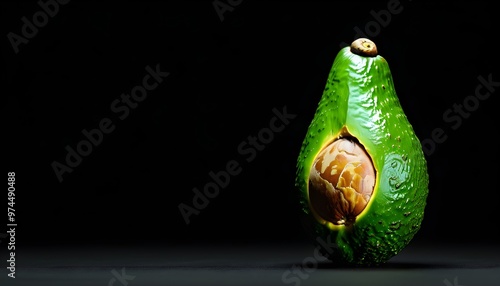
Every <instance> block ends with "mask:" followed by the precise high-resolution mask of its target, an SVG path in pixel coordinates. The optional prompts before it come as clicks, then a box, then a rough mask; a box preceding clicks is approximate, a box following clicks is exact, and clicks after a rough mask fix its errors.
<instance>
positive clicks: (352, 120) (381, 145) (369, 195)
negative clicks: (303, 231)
mask: <svg viewBox="0 0 500 286" xmlns="http://www.w3.org/2000/svg"><path fill="white" fill-rule="evenodd" d="M296 171H297V172H296V177H295V185H296V188H297V189H298V198H299V203H300V212H301V214H302V215H303V216H304V218H305V219H306V221H307V222H308V225H309V228H308V229H307V232H308V233H309V234H311V236H312V238H314V242H315V243H317V241H318V240H320V239H321V240H323V241H324V240H327V241H328V242H329V243H330V242H331V243H333V244H335V246H336V249H335V251H333V252H331V251H330V252H329V253H326V254H325V255H326V256H327V257H328V258H329V259H330V260H331V261H334V262H338V263H342V264H347V265H358V266H361V265H365V266H376V265H380V264H383V263H386V262H387V261H388V260H389V259H391V258H392V257H394V256H395V255H397V254H398V253H399V252H400V251H401V250H402V249H403V248H405V247H406V246H407V245H408V244H409V243H410V241H411V240H412V239H413V237H414V236H415V234H416V233H417V232H418V231H419V229H420V228H421V224H422V221H423V218H424V210H425V206H426V201H427V196H428V192H429V191H428V184H429V176H428V172H427V162H426V159H425V156H424V153H423V150H422V145H421V143H420V141H419V139H418V138H417V136H416V134H415V132H414V129H413V127H412V125H411V124H410V122H409V120H408V118H407V116H406V115H405V113H404V110H403V108H402V106H401V104H400V102H399V99H398V96H397V94H396V90H395V87H394V82H393V78H392V74H391V71H390V69H389V65H388V63H387V61H386V60H385V59H384V58H383V57H382V56H380V55H378V51H377V46H376V45H375V43H374V42H373V41H371V40H369V39H367V38H359V39H356V40H354V41H353V42H352V44H351V45H350V46H347V47H344V48H342V49H341V50H340V51H339V52H338V54H337V56H336V57H335V59H334V62H333V65H332V67H331V69H330V72H329V75H328V79H327V82H326V86H325V89H324V91H323V95H322V96H321V99H320V101H319V104H318V106H317V109H316V112H315V114H314V118H313V119H312V122H311V123H310V125H309V127H308V130H307V133H306V135H305V138H304V140H303V142H302V145H301V148H300V152H299V156H298V159H297V168H296Z"/></svg>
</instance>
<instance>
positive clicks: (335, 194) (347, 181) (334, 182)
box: [309, 137, 375, 226]
mask: <svg viewBox="0 0 500 286" xmlns="http://www.w3.org/2000/svg"><path fill="white" fill-rule="evenodd" d="M374 187H375V168H374V167H373V163H372V160H371V158H370V156H369V155H368V153H367V152H366V150H365V149H364V147H363V146H362V145H361V144H360V143H359V142H358V141H357V140H356V139H355V138H352V137H351V138H339V139H337V140H334V141H333V142H331V143H330V144H328V145H327V146H325V147H324V148H323V149H322V150H321V151H320V153H319V154H318V156H317V157H316V158H315V160H314V163H313V166H312V168H311V172H310V176H309V201H310V204H311V207H312V209H313V210H314V212H315V213H316V215H318V216H319V217H321V218H322V219H323V220H325V221H328V222H331V223H333V224H335V225H346V226H348V225H351V224H352V223H354V222H355V220H356V217H357V216H358V215H359V214H360V213H361V212H362V211H363V210H364V209H365V208H366V206H367V204H368V202H369V201H370V198H371V196H372V193H373V190H374Z"/></svg>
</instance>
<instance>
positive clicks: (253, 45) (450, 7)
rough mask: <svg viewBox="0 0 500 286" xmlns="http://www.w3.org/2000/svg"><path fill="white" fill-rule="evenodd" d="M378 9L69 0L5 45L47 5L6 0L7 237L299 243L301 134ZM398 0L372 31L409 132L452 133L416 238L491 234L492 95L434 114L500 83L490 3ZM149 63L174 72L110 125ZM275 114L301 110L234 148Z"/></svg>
mask: <svg viewBox="0 0 500 286" xmlns="http://www.w3.org/2000/svg"><path fill="white" fill-rule="evenodd" d="M387 3H388V2H386V1H379V2H372V1H370V2H360V1H336V2H332V3H330V2H257V1H243V2H242V3H241V4H239V5H237V6H236V7H234V10H233V11H227V12H225V13H224V15H223V16H224V19H223V21H221V19H220V18H219V16H218V14H217V12H216V10H215V9H214V7H213V5H212V2H211V1H205V2H183V1H172V2H116V3H111V2H108V3H102V2H79V1H70V2H69V3H67V4H65V5H60V7H59V8H60V9H59V12H58V13H57V15H55V16H54V17H53V18H50V19H49V21H48V23H47V24H46V25H45V26H43V27H41V28H40V29H39V31H38V33H37V34H36V35H35V36H34V37H33V38H32V39H30V40H29V42H28V43H27V44H21V45H20V46H19V53H17V54H16V53H15V52H14V50H13V48H12V45H11V43H10V42H9V39H8V37H7V35H8V33H10V32H13V33H16V34H18V35H21V27H22V25H23V22H22V21H21V18H22V17H27V18H28V19H32V16H33V14H34V13H35V12H37V11H39V10H40V6H39V5H38V4H37V3H36V2H34V1H30V2H9V3H3V2H2V5H1V13H2V15H1V21H2V22H1V26H2V29H3V30H2V33H1V36H2V37H3V38H2V42H1V43H2V58H1V60H2V64H1V71H2V93H1V94H2V101H1V104H0V106H1V112H0V114H1V115H2V122H3V124H4V128H3V136H2V137H3V141H4V143H7V144H6V145H4V146H6V147H3V152H4V156H3V159H2V165H3V167H4V168H5V169H4V173H7V172H8V171H15V172H16V180H17V181H16V205H15V209H16V222H17V223H18V227H17V232H16V237H17V242H18V243H19V244H23V245H34V246H38V245H56V246H57V245H76V246H78V245H96V244H127V245H129V244H131V245H144V244H151V243H159V244H166V245H168V244H175V243H202V242H210V243H216V242H220V243H237V242H250V243H266V242H295V241H302V240H304V239H305V237H306V236H305V235H304V233H303V228H302V226H301V223H300V220H299V217H298V215H297V209H296V207H297V205H296V204H297V201H296V198H295V197H294V195H295V194H296V190H295V187H294V176H295V174H294V173H295V162H296V158H297V155H298V152H299V149H300V145H301V142H302V140H303V138H304V136H305V132H306V130H307V126H308V124H309V122H310V121H311V119H312V116H313V114H314V111H315V109H316V105H317V102H318V101H319V98H320V97H321V94H322V91H323V88H324V85H325V83H326V78H327V75H328V72H329V70H330V67H331V65H332V63H333V59H334V57H335V56H336V54H337V52H338V51H339V49H340V44H341V43H342V42H345V43H350V42H351V41H352V40H353V39H354V37H355V31H354V28H355V27H359V28H360V29H361V30H365V27H366V26H365V25H366V24H367V23H372V24H373V23H374V22H371V21H374V16H373V15H372V14H371V11H375V12H378V11H380V10H382V9H387ZM400 5H401V6H402V7H403V10H402V11H401V13H399V14H393V15H392V17H391V19H390V21H388V24H387V25H386V26H385V27H382V26H379V27H380V31H378V32H373V31H372V33H373V37H370V38H372V39H373V40H374V41H375V43H376V44H377V46H378V50H379V54H380V55H382V56H383V57H385V58H386V59H387V61H388V62H389V65H390V67H391V71H392V75H393V77H394V81H395V86H396V91H397V93H398V96H399V98H400V101H401V104H402V106H403V108H404V110H405V112H406V115H407V116H408V118H409V120H410V122H411V123H412V125H413V127H414V130H415V132H416V134H417V136H418V137H419V138H420V139H421V140H424V139H428V138H431V136H432V135H431V134H432V132H433V130H435V129H436V128H442V129H443V130H444V133H445V134H446V136H447V139H446V140H445V141H444V142H443V143H440V144H436V146H435V147H436V148H435V149H434V150H433V151H432V152H427V160H428V170H429V175H430V185H429V189H430V193H429V198H428V204H427V208H426V213H425V219H424V222H423V225H422V229H421V231H420V232H419V233H418V235H417V237H416V238H415V239H416V240H418V241H421V242H435V241H440V242H450V243H470V244H477V243H484V242H492V243H497V242H498V241H500V240H499V238H500V236H499V235H498V232H497V229H498V219H499V215H498V213H497V208H498V201H499V199H500V195H499V192H498V185H497V182H498V173H499V168H498V159H499V154H498V147H497V144H496V142H497V140H496V139H495V138H497V137H498V133H499V132H498V126H497V122H498V111H497V110H498V108H497V106H498V90H497V91H495V92H494V93H492V94H491V96H490V97H489V98H488V99H486V100H482V101H479V104H478V105H477V106H476V107H475V108H474V110H473V111H471V112H470V116H469V117H468V118H463V121H462V122H461V123H460V124H457V128H456V129H452V128H451V127H452V124H450V123H449V122H445V121H444V119H443V114H444V113H445V111H446V110H448V109H450V108H453V105H454V104H463V103H464V100H465V99H466V98H468V96H473V95H474V92H475V89H476V86H477V85H478V84H479V83H480V82H479V81H478V76H482V77H484V78H488V75H490V74H491V77H492V79H493V80H494V81H497V82H498V81H500V70H499V69H498V60H497V59H498V51H497V50H498V47H497V46H496V44H495V42H494V40H493V39H494V38H495V37H496V36H497V34H498V32H497V31H498V29H497V28H498V24H497V20H495V17H496V14H495V12H494V11H495V9H494V7H493V4H490V3H485V2H479V1H474V2H464V3H451V2H450V3H443V4H437V3H425V2H422V1H415V0H414V1H409V0H401V4H400ZM157 64H159V66H160V69H161V70H162V71H165V72H169V73H170V74H169V76H168V77H166V78H165V80H164V81H163V82H162V83H161V84H160V85H159V86H158V88H156V89H154V90H153V91H150V92H149V93H148V95H147V98H146V99H145V100H144V101H142V102H140V103H138V107H137V108H136V109H133V110H131V112H130V114H129V116H128V117H126V118H125V119H124V120H119V119H118V117H117V114H116V113H113V112H112V111H111V109H110V104H111V102H112V101H113V100H115V99H117V98H119V97H120V95H121V94H122V93H129V92H130V90H131V89H132V88H133V87H134V86H136V85H138V84H141V81H142V78H143V77H144V75H145V74H146V71H145V67H146V66H148V65H149V66H151V67H155V66H156V65H157ZM497 89H500V88H498V87H497ZM469 98H470V97H469ZM285 107H286V109H287V111H288V113H290V114H295V115H296V117H295V118H294V119H292V120H291V121H290V124H288V125H287V126H286V128H285V129H284V130H283V131H282V132H279V133H275V134H274V137H273V140H272V141H271V142H270V143H269V144H266V145H265V149H264V150H262V151H259V152H257V154H256V155H257V156H256V157H255V158H254V159H253V160H251V161H250V162H247V161H246V159H247V158H248V157H247V156H245V155H242V154H241V153H240V152H238V150H237V147H238V146H239V145H240V144H241V143H242V142H244V141H247V140H248V139H247V138H248V136H255V135H257V134H258V133H259V131H261V130H262V129H263V128H265V127H268V126H269V121H270V120H271V118H273V117H274V116H275V115H274V113H273V111H272V110H273V108H276V109H278V110H283V108H285ZM102 118H110V119H111V120H113V123H114V125H115V127H116V129H115V130H114V131H113V132H111V133H110V134H106V135H104V139H103V141H102V143H101V144H100V145H99V146H96V147H94V148H93V150H92V152H91V154H90V155H89V156H87V157H84V158H83V160H82V162H81V164H79V165H78V166H76V167H75V168H74V170H73V172H71V173H65V174H64V175H63V181H62V182H59V181H58V179H57V177H56V175H55V173H54V170H53V168H52V166H51V164H52V163H53V162H54V161H57V162H60V163H64V160H65V156H66V153H67V152H66V150H65V147H66V146H68V145H69V146H71V147H73V148H75V147H76V145H77V144H78V143H79V142H80V141H81V140H83V139H85V137H84V136H83V135H82V130H83V129H86V130H90V129H94V128H96V127H98V125H99V122H100V120H101V119H102ZM231 160H236V161H237V162H239V163H240V166H241V168H242V171H241V173H240V174H239V175H237V176H233V177H231V179H230V183H229V184H228V186H227V187H226V188H224V189H222V190H221V191H220V193H219V195H218V196H217V197H215V198H213V199H210V203H209V205H208V206H207V207H206V208H205V209H203V210H201V211H200V213H199V214H198V215H193V216H191V217H190V219H191V222H190V224H189V225H187V224H186V223H185V222H184V219H183V217H182V216H181V214H180V212H179V209H178V206H179V204H180V203H186V204H189V205H192V199H193V196H194V193H193V191H192V189H193V188H199V189H201V188H203V186H204V185H205V184H207V183H208V182H211V181H212V179H211V177H210V176H209V172H211V171H213V172H218V171H220V170H223V169H225V167H226V164H227V162H229V161H231ZM5 180H7V178H5ZM6 193H7V191H5V193H4V195H3V198H2V202H4V204H3V205H4V208H5V209H6V208H7V200H6V198H7V195H6ZM5 209H4V210H5ZM3 213H4V219H5V220H4V221H6V220H7V215H6V211H5V212H3ZM4 225H5V224H4ZM2 227H3V226H2Z"/></svg>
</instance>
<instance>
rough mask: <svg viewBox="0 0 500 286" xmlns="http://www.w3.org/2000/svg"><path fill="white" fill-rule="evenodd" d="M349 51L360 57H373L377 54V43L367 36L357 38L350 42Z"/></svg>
mask: <svg viewBox="0 0 500 286" xmlns="http://www.w3.org/2000/svg"><path fill="white" fill-rule="evenodd" d="M351 52H352V53H353V54H356V55H360V56H362V57H375V56H377V54H378V51H377V45H375V43H374V42H373V41H371V40H369V39H367V38H359V39H356V40H354V41H353V42H352V43H351Z"/></svg>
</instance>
